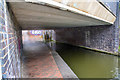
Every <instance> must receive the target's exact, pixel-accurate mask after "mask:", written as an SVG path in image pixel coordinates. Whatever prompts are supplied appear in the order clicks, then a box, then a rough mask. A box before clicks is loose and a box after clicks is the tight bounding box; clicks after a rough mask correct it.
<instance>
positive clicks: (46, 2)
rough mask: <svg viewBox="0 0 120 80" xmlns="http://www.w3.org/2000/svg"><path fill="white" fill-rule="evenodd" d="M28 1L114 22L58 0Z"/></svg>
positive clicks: (27, 0) (28, 0)
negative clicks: (56, 0) (57, 0)
mask: <svg viewBox="0 0 120 80" xmlns="http://www.w3.org/2000/svg"><path fill="white" fill-rule="evenodd" d="M25 1H26V2H33V3H39V4H41V3H45V4H49V5H51V6H55V7H59V8H60V9H62V10H69V11H71V12H74V13H78V14H81V15H84V16H88V17H91V18H94V19H98V20H101V21H103V22H106V23H109V24H114V22H110V21H107V20H105V19H102V18H99V17H96V16H93V15H91V14H88V13H85V12H82V11H80V10H78V9H75V8H72V7H69V6H67V5H64V4H61V3H58V2H55V1H52V0H34V1H33V0H25Z"/></svg>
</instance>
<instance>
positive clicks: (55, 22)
mask: <svg viewBox="0 0 120 80" xmlns="http://www.w3.org/2000/svg"><path fill="white" fill-rule="evenodd" d="M10 6H11V8H12V11H13V13H14V14H15V16H16V18H17V21H18V22H19V24H20V25H21V26H22V29H26V30H27V29H36V28H37V29H39V28H41V27H44V28H54V27H82V26H96V25H110V24H112V23H109V22H107V21H104V20H101V19H98V18H93V17H90V16H88V15H83V14H78V13H73V12H70V11H67V10H66V11H65V10H60V9H58V8H54V7H50V6H46V5H40V4H35V3H26V2H10Z"/></svg>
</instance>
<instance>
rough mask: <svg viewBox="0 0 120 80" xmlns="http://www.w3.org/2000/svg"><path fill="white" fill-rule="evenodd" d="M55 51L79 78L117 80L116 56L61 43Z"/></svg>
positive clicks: (57, 44)
mask: <svg viewBox="0 0 120 80" xmlns="http://www.w3.org/2000/svg"><path fill="white" fill-rule="evenodd" d="M56 51H57V52H58V53H59V55H60V56H61V57H62V58H63V59H64V61H65V62H66V63H67V64H68V65H69V67H70V68H71V69H72V70H73V72H74V73H75V74H76V75H77V76H78V77H79V78H118V59H119V60H120V58H118V57H116V56H113V55H108V54H103V53H100V52H94V51H90V50H86V49H83V48H79V47H74V46H71V45H67V44H61V43H56Z"/></svg>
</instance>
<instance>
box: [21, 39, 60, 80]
mask: <svg viewBox="0 0 120 80" xmlns="http://www.w3.org/2000/svg"><path fill="white" fill-rule="evenodd" d="M21 67H22V69H21V70H22V78H62V75H61V73H60V71H59V69H58V67H57V65H56V63H55V60H54V58H53V56H52V54H51V51H50V49H49V48H48V47H47V45H46V44H45V43H43V42H40V41H35V42H29V41H27V42H25V43H24V45H23V55H22V66H21Z"/></svg>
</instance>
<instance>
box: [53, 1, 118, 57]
mask: <svg viewBox="0 0 120 80" xmlns="http://www.w3.org/2000/svg"><path fill="white" fill-rule="evenodd" d="M117 4H119V3H117ZM118 11H119V6H118V5H117V8H116V16H117V18H116V21H115V23H114V24H113V25H104V26H90V27H78V28H61V29H55V34H56V41H58V42H63V43H68V44H72V45H76V46H82V47H86V48H89V49H93V50H98V51H103V52H109V53H112V54H115V55H118V53H117V52H118V46H119V14H118Z"/></svg>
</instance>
